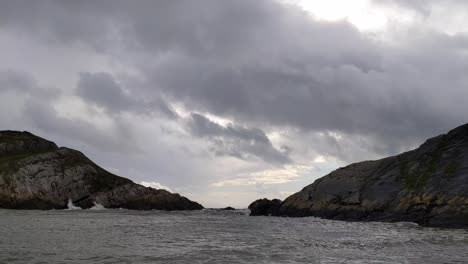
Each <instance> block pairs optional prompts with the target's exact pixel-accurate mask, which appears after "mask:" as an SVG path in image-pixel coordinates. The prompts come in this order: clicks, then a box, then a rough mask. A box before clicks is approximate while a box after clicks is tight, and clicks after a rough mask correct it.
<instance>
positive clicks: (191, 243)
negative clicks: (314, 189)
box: [0, 210, 468, 264]
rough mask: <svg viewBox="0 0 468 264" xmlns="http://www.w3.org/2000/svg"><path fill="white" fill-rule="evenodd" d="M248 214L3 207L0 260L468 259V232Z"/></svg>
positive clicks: (142, 261)
mask: <svg viewBox="0 0 468 264" xmlns="http://www.w3.org/2000/svg"><path fill="white" fill-rule="evenodd" d="M247 214H248V211H246V210H244V211H242V210H238V211H216V210H203V211H194V212H161V211H146V212H142V211H129V210H58V211H16V210H0V263H380V264H381V263H424V264H426V263H468V230H450V229H435V228H423V227H419V226H417V225H415V224H411V223H351V222H340V221H332V220H322V219H316V218H311V217H308V218H280V217H249V216H248V215H247Z"/></svg>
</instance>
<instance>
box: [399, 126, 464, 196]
mask: <svg viewBox="0 0 468 264" xmlns="http://www.w3.org/2000/svg"><path fill="white" fill-rule="evenodd" d="M448 143H449V142H448V139H447V137H446V136H445V135H444V136H442V138H441V139H440V140H439V143H438V144H437V148H436V149H435V150H434V151H433V152H432V153H430V154H429V155H430V158H429V159H428V160H425V161H422V162H421V164H420V165H419V166H418V167H417V168H416V169H415V170H414V171H410V166H409V163H408V161H407V160H404V161H400V176H401V178H402V179H403V181H404V183H405V187H406V188H407V189H408V190H412V191H416V190H420V189H422V188H424V186H425V185H426V183H427V181H428V180H429V179H430V178H431V176H432V175H434V174H435V173H436V172H437V168H438V166H439V164H440V160H441V158H442V154H443V151H444V149H445V148H446V147H447V145H448ZM454 168H455V170H456V164H455V165H452V166H451V168H450V169H449V170H453V169H454ZM446 169H447V168H446Z"/></svg>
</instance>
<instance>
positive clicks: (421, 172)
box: [249, 124, 468, 228]
mask: <svg viewBox="0 0 468 264" xmlns="http://www.w3.org/2000/svg"><path fill="white" fill-rule="evenodd" d="M249 209H251V214H252V215H274V216H291V217H302V216H316V217H321V218H327V219H336V220H347V221H388V222H396V221H408V222H415V223H418V224H420V225H423V226H435V227H462V228H467V227H468V124H466V125H463V126H461V127H458V128H456V129H453V130H452V131H450V132H449V133H447V134H444V135H440V136H437V137H434V138H431V139H429V140H427V141H426V142H425V143H424V144H422V145H421V146H420V147H419V148H417V149H415V150H412V151H408V152H405V153H402V154H400V155H397V156H393V157H388V158H384V159H381V160H375V161H364V162H359V163H354V164H351V165H349V166H346V167H344V168H339V169H337V170H335V171H333V172H331V173H330V174H328V175H326V176H324V177H322V178H320V179H318V180H316V181H315V182H314V183H313V184H311V185H308V186H306V187H305V188H304V189H302V190H301V191H299V192H297V193H295V194H293V195H291V196H289V197H288V198H287V199H285V200H284V201H283V202H281V203H280V204H279V205H278V204H277V203H272V202H271V201H268V200H267V201H265V200H257V201H255V202H254V203H252V204H251V205H250V206H249Z"/></svg>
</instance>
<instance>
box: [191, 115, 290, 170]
mask: <svg viewBox="0 0 468 264" xmlns="http://www.w3.org/2000/svg"><path fill="white" fill-rule="evenodd" d="M189 128H190V129H191V131H192V133H193V134H194V135H196V136H199V137H203V138H208V139H210V140H211V142H212V150H213V151H214V152H215V153H216V154H217V155H229V156H233V157H236V158H240V159H250V157H251V156H253V157H256V158H259V159H262V160H264V161H266V162H271V163H279V164H283V163H288V162H290V161H291V160H290V158H289V156H288V153H287V152H288V150H289V149H288V148H287V147H285V146H284V147H282V150H281V151H280V150H278V149H276V148H275V147H274V146H273V144H272V143H271V141H270V139H269V138H268V137H267V136H266V135H265V132H263V131H262V130H260V129H258V128H246V127H242V126H239V125H235V124H227V126H226V127H223V126H221V125H219V124H217V123H214V122H212V121H211V120H209V119H208V118H206V117H205V116H203V115H200V114H191V117H190V120H189Z"/></svg>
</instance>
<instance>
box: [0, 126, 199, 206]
mask: <svg viewBox="0 0 468 264" xmlns="http://www.w3.org/2000/svg"><path fill="white" fill-rule="evenodd" d="M69 200H71V201H72V203H73V205H74V206H78V207H81V208H90V207H92V206H94V205H95V204H96V203H97V204H100V205H102V206H104V207H105V208H127V209H137V210H150V209H159V210H197V209H203V207H202V206H201V205H200V204H198V203H196V202H193V201H190V200H189V199H187V198H185V197H182V196H180V195H179V194H173V193H170V192H168V191H166V190H157V189H153V188H148V187H144V186H141V185H139V184H136V183H134V182H132V181H131V180H129V179H126V178H123V177H119V176H116V175H114V174H112V173H110V172H108V171H106V170H104V169H103V168H101V167H99V166H98V165H96V164H94V163H93V162H92V161H91V160H89V159H88V158H87V157H86V156H85V155H83V154H82V153H81V152H79V151H76V150H72V149H68V148H59V147H57V145H56V144H55V143H53V142H51V141H48V140H45V139H43V138H40V137H37V136H35V135H33V134H31V133H29V132H17V131H0V207H1V208H12V209H63V208H67V204H68V201H69Z"/></svg>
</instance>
